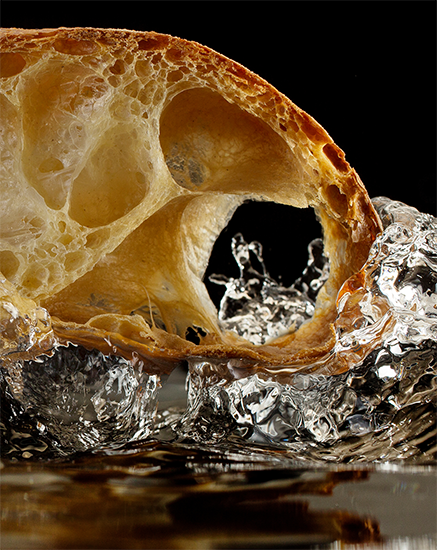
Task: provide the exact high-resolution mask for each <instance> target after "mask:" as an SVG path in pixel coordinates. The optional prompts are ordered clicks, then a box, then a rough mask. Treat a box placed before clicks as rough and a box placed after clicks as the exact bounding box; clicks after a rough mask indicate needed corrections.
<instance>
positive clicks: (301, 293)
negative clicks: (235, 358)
mask: <svg viewBox="0 0 437 550" xmlns="http://www.w3.org/2000/svg"><path fill="white" fill-rule="evenodd" d="M308 248H309V261H308V265H307V267H306V268H305V271H304V272H303V274H302V276H301V277H300V278H299V279H298V280H297V281H296V282H295V283H294V284H293V285H291V286H290V287H284V286H282V285H281V284H279V283H277V282H276V281H275V280H273V279H272V278H271V277H270V275H269V274H268V272H267V269H266V266H265V264H264V261H263V258H262V245H261V243H259V242H257V241H253V242H251V243H247V242H246V241H245V240H244V238H243V235H242V234H241V233H238V234H237V235H235V237H234V238H233V239H232V253H233V255H234V258H235V260H236V262H237V264H238V267H239V269H240V276H239V277H238V278H233V277H231V278H228V277H225V276H223V275H216V274H214V275H211V276H210V281H212V282H213V283H216V284H219V285H224V286H225V287H226V290H225V293H224V295H223V298H222V300H221V303H220V309H219V320H220V323H221V327H222V328H223V330H233V331H235V332H236V333H237V334H238V335H240V336H242V337H243V338H245V339H246V340H248V341H249V342H251V343H252V344H255V345H262V344H265V343H267V342H269V340H273V339H275V338H277V337H278V336H281V335H282V334H286V333H287V332H289V331H290V330H297V329H298V328H299V327H300V325H301V324H302V323H304V322H305V321H308V320H309V319H311V317H312V316H313V314H314V309H315V298H316V296H317V293H318V291H319V290H320V288H321V287H322V285H323V284H324V282H325V281H326V280H327V278H328V275H329V263H328V261H327V259H326V257H325V256H324V255H323V242H322V240H321V239H315V240H314V241H312V242H311V243H310V244H309V247H308ZM257 265H258V266H259V267H258V269H257V267H256V266H257Z"/></svg>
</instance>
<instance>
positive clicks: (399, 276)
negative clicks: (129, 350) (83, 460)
mask: <svg viewBox="0 0 437 550" xmlns="http://www.w3.org/2000/svg"><path fill="white" fill-rule="evenodd" d="M374 204H375V206H376V208H377V209H378V212H379V214H380V216H381V219H382V221H383V223H384V227H385V230H384V232H383V233H382V234H381V235H380V236H379V237H378V239H377V240H376V241H375V243H374V245H373V247H372V249H371V252H370V254H369V258H368V261H367V263H366V265H365V266H364V268H363V270H362V271H361V273H360V284H359V285H355V286H354V285H352V287H351V289H352V290H351V289H347V291H345V292H344V293H343V295H342V296H341V299H340V301H339V305H338V311H339V315H338V319H337V321H336V325H335V326H336V345H335V348H334V350H333V354H332V357H331V358H330V365H331V366H330V367H329V368H328V367H327V368H325V369H324V368H323V365H322V366H319V367H318V369H317V370H316V371H315V372H295V373H294V375H293V378H292V380H291V382H288V383H282V382H280V381H279V380H278V379H277V377H276V376H275V374H274V373H273V371H272V375H271V376H268V375H266V374H265V373H264V375H262V376H260V375H258V374H251V375H248V376H241V371H239V370H238V369H235V368H234V367H235V365H233V364H232V362H228V363H227V362H225V363H223V362H221V363H219V362H215V363H214V362H205V361H199V360H196V361H194V360H193V361H191V362H190V364H189V366H188V367H189V372H188V382H187V385H188V394H187V406H186V407H176V408H175V407H173V408H171V407H169V408H166V409H165V410H162V409H161V410H160V412H159V413H157V402H158V401H159V398H160V397H159V396H160V393H161V392H162V390H161V386H162V385H163V384H164V382H165V380H164V379H160V377H159V376H158V375H150V374H147V373H146V372H145V371H143V370H142V369H141V365H140V364H136V363H135V361H133V362H128V361H126V360H124V359H120V358H116V357H111V356H104V355H103V354H101V353H99V352H92V353H87V354H85V353H84V350H83V349H82V348H80V347H75V346H69V347H68V348H58V350H57V352H56V353H55V355H53V357H47V356H41V358H40V359H39V360H38V361H32V362H30V361H20V362H15V363H12V364H11V363H8V362H4V363H3V365H2V370H1V372H2V380H1V383H2V396H3V399H2V438H3V442H4V444H3V446H2V449H3V450H2V452H3V455H4V456H7V457H24V458H26V457H29V456H35V455H40V454H42V455H44V456H50V453H52V454H54V455H59V454H61V455H62V454H66V455H68V454H71V453H74V452H77V451H85V450H90V449H94V450H95V449H98V448H111V447H112V448H115V449H120V448H122V447H123V445H124V444H126V443H127V442H129V441H134V440H139V439H144V438H150V437H152V438H158V439H160V440H167V441H173V442H175V443H177V444H183V445H184V444H190V445H195V446H197V447H198V448H200V447H202V446H203V445H207V446H211V445H214V446H216V447H217V448H218V449H220V452H225V453H226V452H231V449H232V448H233V446H235V445H236V446H237V448H239V449H241V448H242V447H244V446H247V445H252V446H253V447H252V448H251V449H252V450H251V453H253V452H254V451H255V452H258V453H261V454H263V453H266V452H267V453H268V452H269V450H274V451H278V450H280V451H281V452H286V454H287V457H288V459H291V460H293V459H299V460H302V459H303V458H305V459H309V460H313V461H314V460H316V461H321V462H323V463H345V462H346V463H350V462H360V461H367V462H369V461H379V462H386V461H391V460H402V461H406V462H409V463H422V464H423V463H425V464H426V463H429V462H430V461H431V462H432V461H433V460H434V459H435V433H436V429H435V418H436V412H435V409H436V391H435V390H436V357H437V292H436V283H437V220H436V218H434V217H432V216H430V215H427V214H421V213H419V212H418V211H417V210H416V209H414V208H412V207H409V206H407V205H404V204H402V203H399V202H396V201H391V200H389V199H386V198H377V199H374ZM233 251H234V255H235V258H236V261H237V263H238V265H239V267H240V277H239V278H238V279H228V278H225V277H223V276H215V277H214V280H215V281H216V282H218V283H219V284H224V285H225V287H226V291H225V295H224V297H223V300H222V303H221V308H220V312H219V317H220V320H221V323H222V324H223V327H224V328H225V329H230V330H236V331H239V332H240V334H242V335H243V336H245V337H246V338H248V339H249V340H252V341H253V342H254V343H262V342H267V341H268V340H269V339H270V338H274V337H275V336H277V335H278V334H280V333H282V332H284V331H285V330H288V328H289V327H292V326H294V327H295V328H297V327H298V326H299V325H300V324H301V323H302V322H305V320H306V319H308V318H310V317H311V315H312V312H313V310H314V301H315V298H316V296H317V291H318V290H319V288H320V287H321V286H322V285H323V283H324V281H325V280H326V278H327V274H328V271H329V263H328V261H327V259H326V258H325V257H324V256H323V251H322V247H321V242H320V241H317V240H316V241H314V242H312V243H311V244H310V247H309V262H308V266H307V268H306V269H305V271H304V273H303V274H302V276H301V277H300V278H299V279H298V280H297V281H296V282H295V283H294V284H293V285H292V286H291V287H289V288H284V287H282V286H281V285H280V284H278V283H277V282H275V281H274V280H273V279H272V278H271V277H270V276H269V275H268V272H267V269H266V267H265V266H264V263H263V260H262V249H261V247H260V245H259V244H258V243H246V242H245V241H244V239H243V237H242V236H241V235H237V236H236V237H235V238H234V241H233ZM37 321H38V323H40V322H41V321H40V320H39V318H38V320H37ZM37 326H38V324H37V322H36V321H35V323H33V324H31V325H30V329H29V327H27V328H28V331H27V333H26V331H23V337H22V341H21V342H20V343H19V344H20V345H21V346H26V345H31V339H32V330H36V328H35V327H37ZM32 327H34V328H32ZM29 334H30V336H29ZM26 338H27V340H26ZM333 358H334V359H335V361H337V363H336V364H337V365H340V366H341V364H342V361H343V360H347V361H346V362H348V363H350V362H351V360H352V362H353V364H354V367H353V368H351V369H349V370H344V369H343V370H344V372H340V374H332V359H333ZM340 371H341V369H340Z"/></svg>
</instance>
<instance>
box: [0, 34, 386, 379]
mask: <svg viewBox="0 0 437 550" xmlns="http://www.w3.org/2000/svg"><path fill="white" fill-rule="evenodd" d="M0 51H1V73H0V75H1V78H0V86H1V90H0V117H1V123H0V124H1V127H0V128H1V130H0V131H1V134H0V135H1V155H2V164H1V180H0V185H1V225H0V262H1V268H0V269H1V272H2V273H3V275H4V278H5V279H6V280H7V285H6V286H7V288H12V285H13V286H14V287H15V290H14V292H15V293H16V295H18V296H21V297H23V300H24V299H25V300H24V301H22V303H23V304H24V303H27V304H34V305H35V307H43V308H44V309H46V310H47V311H48V313H49V315H50V322H51V327H52V329H53V331H54V333H55V334H56V336H57V337H58V338H59V339H60V341H62V342H73V343H77V344H82V345H84V346H86V347H88V348H96V349H100V350H102V351H104V352H105V353H109V352H111V353H118V354H122V355H125V356H127V357H131V356H132V353H134V354H138V356H140V357H141V358H142V359H143V360H147V361H148V362H150V363H153V364H155V365H158V368H164V367H162V365H164V364H167V362H168V361H170V363H171V362H173V361H180V360H183V359H186V358H189V357H209V358H224V357H228V358H234V359H238V360H241V365H249V364H256V365H259V366H262V365H270V366H271V367H275V366H278V367H280V366H281V365H295V366H297V367H298V366H304V365H314V364H316V363H317V361H320V360H321V359H322V358H323V357H326V355H327V354H328V353H329V351H330V350H331V348H332V346H333V343H334V334H333V328H332V323H333V321H334V319H335V317H336V298H337V294H338V291H339V289H340V287H341V286H342V285H343V283H344V282H345V281H346V280H347V279H348V278H349V277H351V276H352V275H353V274H355V273H356V272H357V271H358V270H359V269H360V268H361V267H362V265H363V263H364V262H365V260H366V258H367V256H368V252H369V248H370V246H371V244H372V242H373V241H374V239H375V237H376V235H377V234H378V233H379V232H380V230H381V224H380V221H379V218H378V216H377V214H376V212H375V210H374V208H373V206H372V204H371V202H370V199H369V197H368V195H367V192H366V190H365V188H364V186H363V184H362V182H361V180H360V179H359V177H358V175H357V174H356V172H355V171H354V170H353V169H352V168H351V167H350V166H349V164H348V163H347V162H346V160H345V156H344V153H343V152H342V151H341V150H340V149H339V148H338V147H337V146H336V145H335V143H334V142H333V140H332V139H331V138H330V136H329V135H328V134H327V133H326V131H325V130H324V129H323V128H322V127H321V126H320V125H319V124H317V122H315V121H314V120H313V119H312V118H311V117H310V116H309V115H307V114H306V113H305V112H303V111H302V110H301V109H299V108H298V107H297V106H296V105H294V104H293V103H292V102H291V101H290V100H289V99H287V98H286V97H285V96H284V95H282V94H281V93H280V92H278V91H277V90H276V89H275V88H274V87H272V86H271V85H270V84H268V83H267V82H265V81H264V80H263V79H261V78H260V77H258V76H257V75H255V74H253V73H252V72H250V71H249V70H247V69H246V68H244V67H242V66H241V65H239V64H238V63H235V62H234V61H231V60H230V59H228V58H226V57H224V56H222V55H220V54H218V53H216V52H215V51H213V50H211V49H209V48H207V47H205V46H202V45H200V44H197V43H194V42H190V41H187V40H182V39H180V38H174V37H171V36H167V35H163V34H157V33H154V32H134V31H127V30H113V29H93V28H73V29H69V28H60V29H43V30H23V29H2V30H1V31H0ZM247 199H252V200H256V201H274V202H277V203H281V204H285V205H290V207H291V206H293V207H297V208H305V207H312V208H313V209H314V210H315V212H316V215H317V217H318V219H319V220H320V223H321V225H322V228H323V236H324V246H325V254H326V255H327V256H328V257H329V260H330V276H329V280H328V281H327V283H326V284H325V285H324V286H323V288H322V290H321V291H320V293H319V295H318V298H317V307H316V312H315V314H314V316H313V318H312V319H311V320H310V321H309V322H307V323H305V324H304V325H302V326H301V327H300V328H299V329H298V330H297V331H295V332H293V333H290V334H287V335H285V336H282V337H280V338H278V339H277V340H275V341H273V342H270V343H269V345H265V346H253V345H251V344H250V343H249V342H247V341H245V340H243V339H242V338H239V337H237V336H236V335H235V334H233V333H223V332H222V331H221V330H220V327H219V324H218V321H217V312H216V309H215V306H214V305H213V303H212V301H211V299H210V297H209V295H208V292H207V290H206V288H205V286H204V284H203V282H202V277H203V274H204V272H205V269H206V267H207V264H208V259H209V256H210V254H211V250H212V247H213V244H214V242H215V240H216V238H217V236H218V235H219V234H220V232H221V231H222V229H223V228H224V227H225V226H226V224H227V223H228V221H229V219H230V217H231V216H232V214H233V213H234V211H235V209H236V208H237V207H238V206H239V205H240V204H241V203H242V202H243V201H245V200H247ZM292 215H293V210H292V209H290V216H292ZM305 238H306V236H305V235H293V234H290V235H284V236H283V241H284V254H287V255H290V254H293V242H294V241H295V240H296V239H305ZM6 286H5V288H6ZM2 300H3V302H2V303H3V304H4V303H6V302H7V300H8V293H7V292H6V293H5V295H4V297H3V298H2ZM11 300H12V298H11ZM23 307H24V306H23ZM24 309H25V308H24ZM25 313H26V312H25V311H23V312H22V313H21V314H22V315H23V314H24V315H25ZM190 327H194V328H200V329H202V330H201V331H200V332H201V334H202V335H203V334H205V336H202V337H201V341H200V343H199V344H194V343H192V342H190V341H188V340H187V339H186V334H187V330H188V329H189V328H190ZM3 332H4V334H5V331H3ZM237 363H238V361H237ZM239 364H240V363H239Z"/></svg>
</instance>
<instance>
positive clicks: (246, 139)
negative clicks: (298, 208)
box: [160, 88, 301, 200]
mask: <svg viewBox="0 0 437 550" xmlns="http://www.w3.org/2000/svg"><path fill="white" fill-rule="evenodd" d="M160 140H161V146H162V151H163V153H164V157H165V161H166V163H167V166H168V168H169V170H170V172H171V174H172V176H173V178H174V180H175V181H176V182H177V183H178V184H179V185H180V186H182V187H184V188H186V189H189V190H191V191H216V192H220V193H241V192H243V193H247V194H248V195H250V194H256V195H260V196H262V195H264V194H265V193H266V192H269V191H270V192H273V193H274V194H280V193H281V190H282V189H283V188H285V187H287V194H288V196H289V200H290V199H292V193H293V190H290V181H293V180H295V181H299V180H300V179H301V177H300V162H299V161H298V159H297V158H296V157H295V156H294V155H293V153H292V152H291V150H290V147H289V146H288V145H287V144H286V142H285V141H284V140H283V139H282V138H281V137H280V136H279V135H278V134H277V133H276V132H275V131H274V130H273V129H272V128H270V127H269V126H268V125H267V124H266V123H264V122H263V121H262V120H260V119H259V118H256V117H255V116H253V115H251V114H249V113H247V112H246V111H243V110H242V109H240V107H238V106H237V105H235V104H231V103H229V102H228V101H226V100H225V99H224V98H223V97H222V96H221V95H219V94H218V93H216V92H213V91H211V90H209V89H206V88H195V89H191V90H186V91H184V92H181V93H180V94H179V95H177V96H176V97H175V98H173V99H172V101H171V102H170V104H169V105H168V106H167V107H166V108H165V109H164V111H163V113H162V116H161V124H160ZM297 193H298V190H297Z"/></svg>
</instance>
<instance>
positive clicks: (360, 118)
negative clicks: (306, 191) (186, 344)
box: [1, 0, 436, 282]
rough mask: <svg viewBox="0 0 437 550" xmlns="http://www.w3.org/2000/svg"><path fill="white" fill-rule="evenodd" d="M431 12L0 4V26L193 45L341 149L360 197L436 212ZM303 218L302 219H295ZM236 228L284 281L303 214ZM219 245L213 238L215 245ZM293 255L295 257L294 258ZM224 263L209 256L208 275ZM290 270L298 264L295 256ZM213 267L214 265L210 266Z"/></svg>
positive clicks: (289, 5) (420, 5)
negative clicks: (81, 29) (233, 65)
mask: <svg viewBox="0 0 437 550" xmlns="http://www.w3.org/2000/svg"><path fill="white" fill-rule="evenodd" d="M435 19H436V4H435V2H433V1H430V2H427V1H405V2H401V1H395V2H389V1H387V2H381V1H376V2H371V1H369V2H331V1H327V2H312V1H307V2H294V1H288V2H287V1H284V2H278V1H273V2H266V1H261V2H255V1H249V2H225V1H224V2H202V1H199V2H185V1H182V2H166V1H160V2H148V1H137V2H129V1H114V2H111V1H102V2H93V1H75V2H62V1H57V2H20V1H17V0H16V1H5V0H3V1H2V4H1V26H2V27H12V26H15V27H25V28H38V27H58V26H92V27H112V28H128V29H135V30H154V31H158V32H163V33H167V34H172V35H175V36H180V37H182V38H186V39H189V40H195V41H197V42H200V43H202V44H205V45H207V46H209V47H211V48H213V49H215V50H217V51H218V52H220V53H222V54H224V55H226V56H228V57H230V58H232V59H234V60H236V61H238V62H240V63H241V64H243V65H245V66H246V67H248V68H249V69H251V70H252V71H254V72H256V73H258V74H259V75H260V76H262V77H263V78H265V79H266V80H268V81H269V82H270V83H271V84H273V85H274V86H275V87H276V88H278V89H279V90H280V91H281V92H283V93H284V94H285V95H287V96H288V97H289V98H290V99H291V100H292V101H293V102H294V103H296V104H297V105H298V106H299V107H301V108H302V109H304V110H305V111H307V112H308V113H309V114H310V115H312V116H313V117H314V118H315V119H316V120H317V121H318V122H319V123H320V124H321V125H322V126H323V127H324V128H325V129H326V130H327V131H328V132H329V134H330V135H331V136H332V137H333V139H334V140H335V141H336V143H337V144H338V145H339V146H340V147H341V148H342V149H343V150H344V151H345V152H346V158H347V160H348V161H349V162H350V164H351V165H352V166H354V168H355V169H356V170H357V172H358V173H359V175H360V176H361V179H362V180H363V181H364V183H365V185H366V187H367V189H368V191H369V194H370V196H372V197H373V196H377V195H386V196H388V197H390V198H393V199H396V200H400V201H403V202H406V203H408V204H410V205H413V206H415V207H417V208H418V209H419V210H421V211H424V212H428V213H431V214H434V215H436V169H435V168H436V160H435V159H436V131H435V130H436V54H435V51H436V24H435ZM307 214H308V215H307ZM238 229H242V231H243V234H244V235H245V237H246V238H247V240H251V239H259V240H261V241H263V244H264V246H265V257H266V262H267V267H268V269H269V270H270V271H271V272H272V274H273V275H274V276H275V277H278V276H279V275H280V274H282V275H283V276H284V281H285V282H291V281H289V280H288V279H289V277H291V278H293V277H294V275H290V270H292V263H295V262H294V261H293V262H292V261H291V260H292V258H296V256H298V255H299V253H298V252H296V249H298V248H299V247H298V243H299V242H300V243H301V248H302V247H303V250H304V249H305V248H306V244H307V243H308V242H309V240H310V239H311V238H312V237H313V236H315V234H317V232H318V228H317V226H316V225H313V216H312V214H311V213H308V212H306V211H305V212H298V211H296V210H295V209H293V211H292V212H290V209H288V208H284V207H278V208H276V207H275V206H274V205H270V206H269V205H265V204H263V205H253V206H250V205H249V206H247V207H246V208H244V207H242V209H241V212H240V211H237V214H236V218H235V220H234V224H233V225H232V226H231V227H230V229H229V230H228V231H227V232H226V233H225V234H224V236H223V239H225V241H226V242H225V243H224V244H223V247H224V248H223V251H220V252H219V251H218V250H219V247H218V249H217V251H216V252H215V256H217V255H218V254H222V253H223V254H224V253H225V252H224V251H225V250H226V251H227V250H229V240H230V238H231V236H232V235H233V234H234V233H235V231H236V230H238ZM223 239H221V240H223ZM301 254H303V255H305V252H301ZM227 261H228V260H224V259H222V258H221V256H220V257H219V259H218V262H217V267H215V266H213V268H212V271H217V270H220V268H223V267H224V264H225V263H226V262H227ZM296 262H297V264H298V267H297V271H299V270H300V268H301V267H302V262H303V264H304V263H305V261H304V260H300V259H297V260H296ZM221 271H223V269H221Z"/></svg>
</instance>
